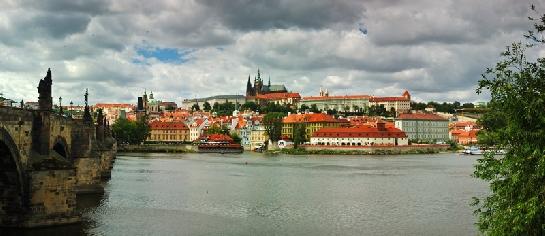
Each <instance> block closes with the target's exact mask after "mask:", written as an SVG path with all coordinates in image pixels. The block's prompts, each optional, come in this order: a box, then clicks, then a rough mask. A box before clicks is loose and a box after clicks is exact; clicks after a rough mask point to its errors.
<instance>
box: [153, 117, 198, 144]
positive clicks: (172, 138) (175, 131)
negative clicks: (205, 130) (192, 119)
mask: <svg viewBox="0 0 545 236" xmlns="http://www.w3.org/2000/svg"><path fill="white" fill-rule="evenodd" d="M147 141H152V142H189V141H190V139H189V128H188V127H187V126H186V125H185V124H184V123H183V122H179V121H177V122H163V121H154V122H151V123H150V136H149V137H148V139H147Z"/></svg>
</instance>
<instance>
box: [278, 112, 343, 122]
mask: <svg viewBox="0 0 545 236" xmlns="http://www.w3.org/2000/svg"><path fill="white" fill-rule="evenodd" d="M282 122H283V123H321V122H328V123H338V122H340V121H339V120H337V119H335V118H334V117H333V116H330V115H328V114H324V113H315V114H291V115H288V116H286V117H284V119H282Z"/></svg>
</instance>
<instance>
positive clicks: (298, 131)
mask: <svg viewBox="0 0 545 236" xmlns="http://www.w3.org/2000/svg"><path fill="white" fill-rule="evenodd" d="M306 141H307V127H306V125H305V124H303V123H297V124H294V126H293V148H298V147H299V145H300V144H303V143H304V142H306Z"/></svg>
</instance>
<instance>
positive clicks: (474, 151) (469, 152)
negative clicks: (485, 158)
mask: <svg viewBox="0 0 545 236" xmlns="http://www.w3.org/2000/svg"><path fill="white" fill-rule="evenodd" d="M485 153H494V154H495V155H505V153H506V152H505V150H503V149H494V148H492V149H481V148H479V147H476V146H471V147H469V148H467V149H465V150H464V154H467V155H483V154H485Z"/></svg>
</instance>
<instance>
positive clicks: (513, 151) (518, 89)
mask: <svg viewBox="0 0 545 236" xmlns="http://www.w3.org/2000/svg"><path fill="white" fill-rule="evenodd" d="M541 25H545V16H544V17H543V18H542V23H541ZM536 29H537V31H538V32H540V33H541V31H543V29H545V27H543V28H542V30H539V28H537V27H536ZM532 35H535V34H534V33H532ZM528 47H529V46H525V45H522V44H521V43H514V44H512V45H511V46H510V47H507V49H506V51H505V52H504V53H502V60H501V61H500V62H498V63H497V64H496V66H495V67H494V68H489V69H487V70H486V73H485V74H484V75H483V79H482V80H481V81H479V88H478V90H477V92H478V93H480V92H482V91H483V90H488V91H490V94H491V103H490V106H489V108H490V114H487V115H486V116H484V117H483V119H481V121H480V123H481V124H482V125H484V129H483V131H482V132H481V133H482V134H481V135H480V136H479V137H487V138H488V140H487V142H488V143H489V144H493V145H495V146H497V147H501V148H506V149H507V150H508V151H507V153H506V155H505V156H503V157H498V156H494V155H493V154H487V155H485V156H484V157H483V158H482V159H479V160H478V164H477V165H476V166H475V168H476V169H475V173H474V175H475V176H476V177H478V178H481V179H483V180H486V181H488V182H489V183H490V188H491V191H492V193H491V195H490V196H488V197H486V198H484V199H477V198H475V202H474V203H473V204H474V205H475V206H476V207H477V210H476V211H475V213H476V214H478V216H479V220H478V226H479V229H480V230H481V231H482V232H483V233H485V234H488V235H545V187H544V183H545V145H544V144H545V113H544V112H543V109H544V107H545V58H538V59H537V60H536V61H529V60H528V59H527V58H526V56H525V51H526V50H527V49H528ZM530 48H531V46H530Z"/></svg>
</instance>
